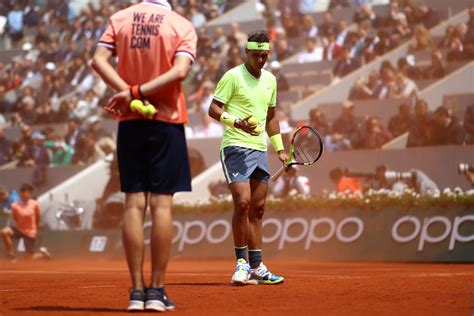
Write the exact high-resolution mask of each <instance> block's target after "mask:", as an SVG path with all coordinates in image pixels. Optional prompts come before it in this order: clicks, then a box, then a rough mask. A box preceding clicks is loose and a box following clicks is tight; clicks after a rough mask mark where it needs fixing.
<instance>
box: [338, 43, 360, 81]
mask: <svg viewBox="0 0 474 316" xmlns="http://www.w3.org/2000/svg"><path fill="white" fill-rule="evenodd" d="M360 66H361V63H360V61H359V60H358V59H357V58H353V57H351V54H350V52H349V49H348V48H347V47H343V48H342V56H341V58H340V59H339V60H338V61H337V64H336V66H334V69H333V71H332V73H333V75H334V76H335V77H336V78H342V77H344V76H346V75H348V74H350V73H351V72H353V71H354V70H356V69H357V68H359V67H360Z"/></svg>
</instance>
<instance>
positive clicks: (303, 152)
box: [293, 128, 322, 163]
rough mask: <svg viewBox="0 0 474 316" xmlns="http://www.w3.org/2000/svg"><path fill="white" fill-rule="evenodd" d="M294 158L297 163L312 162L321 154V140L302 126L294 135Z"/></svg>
mask: <svg viewBox="0 0 474 316" xmlns="http://www.w3.org/2000/svg"><path fill="white" fill-rule="evenodd" d="M295 136H296V137H295V141H294V144H293V145H294V158H295V160H296V161H297V162H299V163H313V162H314V161H316V160H317V159H318V158H319V156H320V154H321V150H322V148H321V141H320V139H319V137H318V136H317V135H316V134H315V133H314V132H313V131H312V130H310V129H305V128H303V129H302V130H300V132H299V133H298V134H297V135H295Z"/></svg>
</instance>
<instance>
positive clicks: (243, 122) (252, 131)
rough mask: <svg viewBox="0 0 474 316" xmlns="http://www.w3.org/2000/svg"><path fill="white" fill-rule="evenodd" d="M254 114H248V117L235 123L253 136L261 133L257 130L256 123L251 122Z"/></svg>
mask: <svg viewBox="0 0 474 316" xmlns="http://www.w3.org/2000/svg"><path fill="white" fill-rule="evenodd" d="M251 117H252V115H249V116H247V117H246V118H244V119H242V120H240V121H239V122H238V124H236V125H235V127H237V128H239V129H241V130H243V131H244V132H246V133H248V134H250V135H252V136H258V135H260V133H258V132H256V131H255V128H256V125H250V124H249V118H251Z"/></svg>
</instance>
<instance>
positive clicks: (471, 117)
mask: <svg viewBox="0 0 474 316" xmlns="http://www.w3.org/2000/svg"><path fill="white" fill-rule="evenodd" d="M464 130H465V131H466V143H467V144H474V104H472V105H470V106H468V107H467V108H466V112H465V113H464Z"/></svg>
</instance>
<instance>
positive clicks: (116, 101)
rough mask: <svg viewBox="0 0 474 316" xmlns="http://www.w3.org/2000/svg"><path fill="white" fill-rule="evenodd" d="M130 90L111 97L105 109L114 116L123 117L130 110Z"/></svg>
mask: <svg viewBox="0 0 474 316" xmlns="http://www.w3.org/2000/svg"><path fill="white" fill-rule="evenodd" d="M130 102H131V98H130V91H129V90H124V91H122V92H119V93H116V94H115V95H114V96H113V97H112V98H110V100H109V103H107V106H106V107H105V110H106V111H107V112H108V113H109V114H111V115H112V116H114V117H121V116H123V115H125V114H126V113H128V112H129V111H130Z"/></svg>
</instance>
